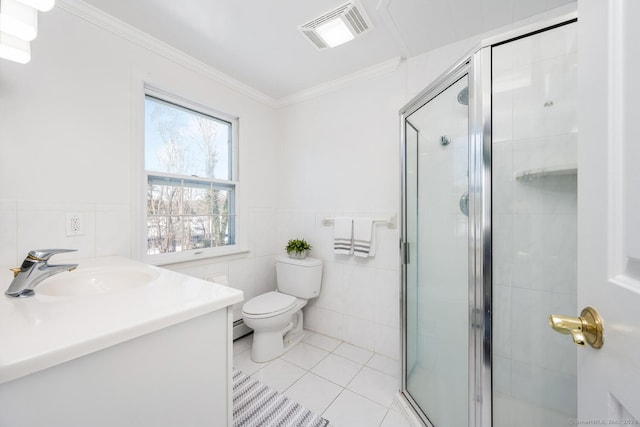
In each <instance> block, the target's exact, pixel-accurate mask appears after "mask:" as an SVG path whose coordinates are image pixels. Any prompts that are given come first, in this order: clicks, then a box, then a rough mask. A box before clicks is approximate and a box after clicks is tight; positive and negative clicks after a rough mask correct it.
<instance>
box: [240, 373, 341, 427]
mask: <svg viewBox="0 0 640 427" xmlns="http://www.w3.org/2000/svg"><path fill="white" fill-rule="evenodd" d="M328 424H329V421H327V420H325V419H324V418H321V417H319V416H317V415H316V414H314V413H313V412H311V411H309V410H308V409H306V408H303V407H302V406H301V405H300V404H299V403H296V402H294V401H293V400H291V399H289V398H288V397H286V396H283V395H281V394H280V393H278V392H277V391H275V390H274V389H272V388H271V387H269V386H267V385H265V384H262V383H261V382H260V381H258V380H256V379H254V378H252V377H250V376H249V375H246V374H244V373H242V372H241V371H239V370H237V369H236V368H233V425H234V427H325V426H327V425H328Z"/></svg>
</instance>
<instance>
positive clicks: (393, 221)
mask: <svg viewBox="0 0 640 427" xmlns="http://www.w3.org/2000/svg"><path fill="white" fill-rule="evenodd" d="M334 221H335V218H333V217H327V218H323V219H322V224H323V225H331V224H333V223H334ZM373 222H374V223H375V224H386V225H387V227H389V228H396V226H397V223H398V215H393V216H391V217H388V218H374V219H373Z"/></svg>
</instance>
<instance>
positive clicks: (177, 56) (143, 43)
mask: <svg viewBox="0 0 640 427" xmlns="http://www.w3.org/2000/svg"><path fill="white" fill-rule="evenodd" d="M56 7H57V8H60V9H62V10H65V11H67V12H70V13H72V14H74V15H76V16H78V17H80V18H82V19H84V20H85V21H88V22H90V23H92V24H94V25H97V26H98V27H100V28H103V29H105V30H107V31H109V32H111V33H113V34H115V35H117V36H119V37H122V38H123V39H125V40H128V41H130V42H132V43H134V44H136V45H138V46H140V47H142V48H144V49H147V50H149V51H150V52H153V53H156V54H158V55H160V56H162V57H164V58H167V59H169V60H171V61H173V62H175V63H176V64H178V65H181V66H183V67H185V68H188V69H190V70H192V71H195V72H197V73H200V74H202V75H204V76H206V77H208V78H210V79H211V80H214V81H216V82H218V83H221V84H223V85H224V86H226V87H228V88H230V89H232V90H234V91H236V92H238V93H240V94H243V95H245V96H247V97H249V98H251V99H253V100H255V101H258V102H260V103H262V104H264V105H266V106H268V107H271V108H282V107H285V106H288V105H292V104H295V103H298V102H302V101H306V100H308V99H311V98H315V97H317V96H321V95H324V94H327V93H330V92H333V91H336V90H339V89H341V88H343V87H346V86H348V85H349V84H352V83H354V82H356V81H358V80H362V79H371V78H375V77H378V76H382V75H384V74H387V73H390V72H393V71H395V70H396V69H397V68H398V66H399V64H400V63H401V62H402V58H401V57H398V58H394V59H391V60H388V61H385V62H382V63H379V64H376V65H373V66H371V67H368V68H365V69H362V70H359V71H356V72H354V73H351V74H347V75H346V76H343V77H340V78H338V79H335V80H332V81H329V82H326V83H322V84H319V85H317V86H313V87H311V88H308V89H304V90H301V91H299V92H296V93H293V94H291V95H288V96H285V97H283V98H279V99H275V98H273V97H271V96H269V95H267V94H265V93H263V92H261V91H259V90H257V89H255V88H253V87H251V86H249V85H247V84H246V83H243V82H241V81H239V80H237V79H235V78H233V77H231V76H229V75H228V74H225V73H223V72H221V71H219V70H217V69H215V68H214V67H212V66H210V65H208V64H205V63H204V62H202V61H199V60H197V59H195V58H194V57H192V56H190V55H188V54H186V53H184V52H183V51H181V50H180V49H177V48H175V47H173V46H171V45H169V44H167V43H165V42H163V41H160V40H158V39H157V38H155V37H152V36H151V35H149V34H147V33H145V32H144V31H142V30H140V29H138V28H136V27H134V26H132V25H129V24H127V23H126V22H124V21H121V20H120V19H118V18H115V17H114V16H112V15H109V14H108V13H106V12H104V11H103V10H101V9H98V8H97V7H95V6H92V5H90V4H88V3H86V2H84V1H83V0H58V1H57V2H56Z"/></svg>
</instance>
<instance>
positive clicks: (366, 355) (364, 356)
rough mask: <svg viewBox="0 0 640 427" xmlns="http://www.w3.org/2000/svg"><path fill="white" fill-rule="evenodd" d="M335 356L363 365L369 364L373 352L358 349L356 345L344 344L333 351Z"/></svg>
mask: <svg viewBox="0 0 640 427" xmlns="http://www.w3.org/2000/svg"><path fill="white" fill-rule="evenodd" d="M333 353H334V354H337V355H338V356H342V357H346V358H347V359H350V360H353V361H354V362H358V363H360V364H362V365H364V364H365V363H367V361H369V359H371V356H373V352H372V351H369V350H365V349H364V348H360V347H356V346H355V345H351V344H347V343H346V342H343V343H342V344H340V345H339V346H338V347H336V349H335V350H333Z"/></svg>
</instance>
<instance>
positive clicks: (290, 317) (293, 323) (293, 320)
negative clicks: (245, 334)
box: [242, 257, 322, 362]
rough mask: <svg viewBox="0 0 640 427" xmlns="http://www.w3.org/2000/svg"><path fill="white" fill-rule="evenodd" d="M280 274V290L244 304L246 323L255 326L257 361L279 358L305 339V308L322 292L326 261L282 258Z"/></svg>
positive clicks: (278, 264) (254, 356)
mask: <svg viewBox="0 0 640 427" xmlns="http://www.w3.org/2000/svg"><path fill="white" fill-rule="evenodd" d="M276 275H277V280H278V290H277V291H271V292H267V293H265V294H262V295H258V296H257V297H255V298H252V299H250V300H249V301H247V302H246V303H245V304H244V305H243V306H242V318H243V320H244V323H245V325H247V326H248V327H250V328H251V329H253V344H252V345H251V359H252V360H253V361H254V362H267V361H269V360H272V359H275V358H276V357H278V356H280V355H281V354H283V353H284V352H286V351H287V350H289V349H290V348H291V347H292V346H294V345H295V344H296V343H298V342H299V341H300V340H301V339H302V337H303V336H304V331H303V324H304V322H303V319H304V317H303V313H302V308H303V307H304V306H305V305H307V301H308V300H309V299H310V298H315V297H317V296H318V295H319V293H320V282H321V280H322V262H321V261H320V260H317V259H313V258H307V259H304V260H294V259H290V258H287V257H278V259H277V262H276Z"/></svg>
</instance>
